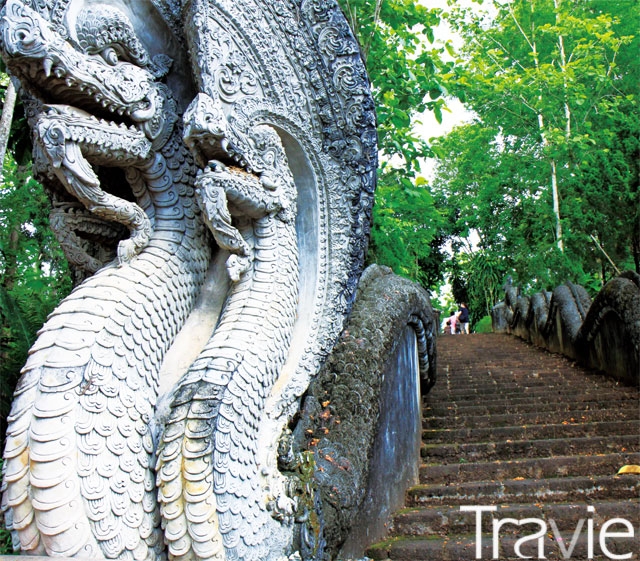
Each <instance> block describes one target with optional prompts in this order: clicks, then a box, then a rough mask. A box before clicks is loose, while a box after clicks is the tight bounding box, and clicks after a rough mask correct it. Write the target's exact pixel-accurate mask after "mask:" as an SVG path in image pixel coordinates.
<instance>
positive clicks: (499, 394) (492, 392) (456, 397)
mask: <svg viewBox="0 0 640 561" xmlns="http://www.w3.org/2000/svg"><path fill="white" fill-rule="evenodd" d="M576 383H578V381H577V380H572V381H571V383H567V384H547V383H545V382H540V383H538V384H535V385H532V384H529V383H521V384H517V383H514V384H510V385H501V384H496V385H492V386H487V385H483V386H479V387H477V388H475V389H473V388H464V389H462V390H458V391H453V390H445V389H443V388H439V389H438V391H435V390H432V393H431V395H430V396H429V397H428V398H426V399H428V400H429V401H430V402H431V403H438V402H446V403H449V402H453V403H462V402H465V401H477V400H479V399H494V398H499V399H503V400H509V401H511V400H514V399H519V398H523V397H529V396H535V397H539V398H544V397H551V398H552V399H553V400H554V401H558V399H561V396H560V394H569V395H594V394H598V393H600V394H601V393H603V392H606V393H608V394H609V395H614V396H615V398H616V400H617V401H619V400H623V399H638V395H637V392H635V391H633V390H631V391H620V390H619V389H618V388H615V387H614V386H610V385H607V386H602V385H593V386H587V387H576V385H575V384H576Z"/></svg>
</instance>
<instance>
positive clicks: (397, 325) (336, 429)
mask: <svg viewBox="0 0 640 561" xmlns="http://www.w3.org/2000/svg"><path fill="white" fill-rule="evenodd" d="M407 328H409V330H410V334H411V335H412V336H414V335H413V334H415V336H416V339H418V341H417V343H418V345H417V346H418V349H419V351H418V353H417V355H418V356H416V359H418V362H419V368H418V372H416V371H415V370H413V369H411V368H398V367H397V364H398V363H397V356H398V353H399V352H401V351H402V350H403V349H402V347H403V344H402V341H403V334H405V333H406V332H405V330H406V329H407ZM436 334H437V323H436V322H435V320H434V316H433V311H432V308H431V304H430V302H429V298H428V295H427V294H426V292H425V291H424V290H423V289H421V288H420V287H419V286H417V285H416V284H414V283H412V282H410V281H408V280H407V279H404V278H402V277H399V276H397V275H394V274H392V273H391V271H390V269H388V268H384V267H379V266H371V267H369V268H368V269H367V270H366V271H365V274H364V275H363V277H362V280H361V284H360V286H359V288H358V293H357V298H356V302H355V305H354V308H353V311H352V313H351V316H350V318H349V321H348V324H347V326H346V328H345V330H344V331H343V333H342V335H341V336H340V339H339V340H338V343H337V344H336V346H335V348H334V350H333V352H332V354H331V355H330V357H329V359H328V360H327V362H326V363H325V365H324V366H323V368H322V369H321V371H320V373H319V374H318V377H317V378H316V379H315V380H314V381H313V382H312V384H311V386H310V388H309V391H308V393H307V395H306V396H305V398H304V405H303V408H302V412H301V416H300V420H299V421H298V424H297V426H296V428H295V431H294V436H295V445H296V448H297V449H298V450H311V451H313V452H314V454H315V458H316V462H317V466H318V471H317V475H316V481H317V485H318V488H319V491H320V494H321V497H322V509H323V514H324V522H325V538H326V541H327V546H326V549H327V558H330V557H329V556H335V555H336V554H337V553H338V552H340V550H341V548H342V547H343V546H344V545H345V541H346V542H347V543H346V547H347V549H348V551H345V552H344V553H345V556H352V557H357V556H359V555H361V552H362V551H363V550H364V547H365V546H366V545H368V544H370V543H372V542H373V541H375V539H378V538H380V537H381V535H382V534H383V533H384V524H385V522H386V521H387V518H386V517H387V515H388V514H390V512H389V511H390V509H392V508H394V507H396V506H397V499H398V496H399V497H400V502H401V501H402V499H403V495H404V491H405V489H406V488H407V487H408V485H409V484H410V483H411V482H412V481H411V480H412V479H414V478H415V476H416V475H417V472H416V471H415V470H416V469H417V465H418V461H419V454H418V451H417V449H416V444H417V442H419V435H420V434H421V426H420V423H419V414H420V411H419V402H418V399H417V395H418V391H419V389H420V388H419V386H421V388H422V389H421V391H422V393H426V392H427V391H428V390H429V389H430V388H431V386H432V385H433V383H434V382H435V375H436V350H435V338H436ZM420 338H422V342H420V341H419V339H420ZM404 340H405V341H406V339H404ZM412 396H413V397H412ZM394 414H395V415H397V416H398V418H397V419H395V421H394V419H393V418H391V417H392V416H393V415H394ZM385 439H386V442H383V441H384V440H385ZM376 443H377V444H376ZM385 447H386V450H384V449H383V448H385ZM372 459H373V461H372ZM391 487H393V492H395V493H396V494H397V496H396V497H388V496H387V497H385V494H387V493H389V491H390V488H391ZM394 502H396V504H394ZM354 526H355V528H356V531H355V532H352V527H354ZM359 552H360V553H359ZM331 558H333V557H331Z"/></svg>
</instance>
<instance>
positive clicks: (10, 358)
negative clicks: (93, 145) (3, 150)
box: [0, 152, 71, 435]
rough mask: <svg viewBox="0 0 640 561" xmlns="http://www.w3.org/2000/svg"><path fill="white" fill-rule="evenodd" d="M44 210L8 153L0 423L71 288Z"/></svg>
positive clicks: (0, 273) (0, 247) (3, 199)
mask: <svg viewBox="0 0 640 561" xmlns="http://www.w3.org/2000/svg"><path fill="white" fill-rule="evenodd" d="M29 167H30V166H29ZM49 207H50V203H49V200H48V198H47V197H46V195H45V194H44V190H43V189H42V186H41V185H40V184H39V183H38V182H36V181H35V180H34V179H33V178H32V177H31V176H30V174H29V169H28V168H24V167H19V166H17V165H16V163H15V162H14V161H13V159H12V156H11V152H10V153H9V154H8V155H7V157H6V158H5V165H4V181H3V183H2V185H1V186H0V317H1V318H2V328H1V329H2V331H0V415H1V418H2V419H4V417H5V415H6V413H7V411H8V407H9V404H10V398H11V394H12V392H13V388H14V386H15V383H16V381H17V378H18V375H19V372H20V368H21V367H22V365H23V364H24V363H25V361H26V357H27V351H28V350H29V347H30V346H31V345H32V343H33V342H34V340H35V336H36V332H37V330H38V329H39V328H40V327H41V326H42V324H43V323H44V321H45V319H46V317H47V315H48V314H49V313H50V312H51V311H52V310H53V308H54V307H55V306H56V305H57V303H58V302H59V301H60V299H61V298H62V297H63V296H65V295H66V294H67V293H68V291H69V290H70V288H71V280H70V279H71V276H70V274H69V272H68V270H67V263H66V260H65V259H64V256H63V254H62V251H61V250H60V247H59V245H58V242H57V240H56V239H55V237H54V236H53V234H52V232H51V230H50V228H49V219H48V217H49ZM2 428H3V427H2ZM2 434H3V435H4V431H3V432H2Z"/></svg>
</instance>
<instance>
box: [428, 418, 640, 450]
mask: <svg viewBox="0 0 640 561" xmlns="http://www.w3.org/2000/svg"><path fill="white" fill-rule="evenodd" d="M638 434H640V420H638V419H635V420H631V419H628V420H625V421H603V422H600V423H598V422H595V423H566V424H565V423H563V424H547V425H524V426H512V427H486V428H475V427H474V428H456V429H431V430H428V429H427V430H423V431H422V438H423V440H424V441H425V442H427V443H429V444H435V443H447V442H466V443H470V442H497V441H499V440H505V441H507V440H544V439H552V438H575V437H592V436H609V435H638Z"/></svg>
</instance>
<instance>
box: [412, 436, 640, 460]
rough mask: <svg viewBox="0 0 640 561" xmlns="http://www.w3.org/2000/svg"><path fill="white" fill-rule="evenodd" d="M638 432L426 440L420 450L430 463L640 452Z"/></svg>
mask: <svg viewBox="0 0 640 561" xmlns="http://www.w3.org/2000/svg"><path fill="white" fill-rule="evenodd" d="M639 440H640V439H639V438H638V436H637V435H624V436H608V437H604V436H601V437H591V438H589V437H582V438H560V439H545V440H513V441H511V442H506V441H505V442H476V443H472V444H456V443H453V444H425V443H423V444H422V447H421V449H420V453H421V455H422V457H423V458H426V459H427V460H426V461H428V462H429V463H437V462H438V463H464V462H484V461H495V460H513V459H517V458H548V457H550V456H573V455H590V454H623V453H625V452H637V451H639V448H640V442H639Z"/></svg>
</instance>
